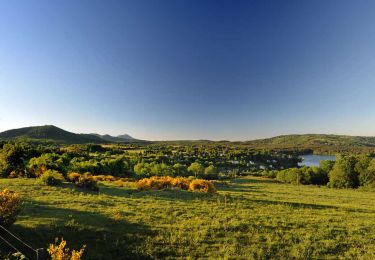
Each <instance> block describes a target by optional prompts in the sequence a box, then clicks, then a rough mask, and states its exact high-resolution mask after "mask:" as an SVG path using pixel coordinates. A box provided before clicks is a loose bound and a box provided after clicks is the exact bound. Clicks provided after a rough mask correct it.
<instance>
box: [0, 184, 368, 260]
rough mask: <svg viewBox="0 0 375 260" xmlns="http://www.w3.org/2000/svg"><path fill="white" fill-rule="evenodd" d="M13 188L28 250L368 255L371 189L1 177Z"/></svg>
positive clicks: (90, 255)
mask: <svg viewBox="0 0 375 260" xmlns="http://www.w3.org/2000/svg"><path fill="white" fill-rule="evenodd" d="M3 188H9V189H11V190H13V191H17V192H19V193H20V194H21V195H22V197H23V199H24V206H23V211H22V213H21V214H20V216H19V217H18V220H17V222H16V223H15V224H14V225H13V226H12V227H11V231H12V232H14V233H15V234H17V235H19V236H20V237H21V238H22V239H23V240H25V241H26V242H27V243H29V244H31V245H32V246H33V247H34V248H40V247H44V248H45V247H47V246H48V244H49V243H51V242H54V241H55V238H56V237H58V238H61V237H63V238H64V239H65V240H67V241H68V246H69V247H71V248H79V247H80V246H82V245H83V244H86V245H87V249H86V253H85V259H140V258H142V259H161V258H163V259H164V258H167V259H182V258H183V259H185V258H190V259H197V258H205V259H233V258H235V259H317V258H320V259H321V258H325V259H337V258H342V259H353V258H355V259H374V258H375V244H374V242H375V204H374V201H375V193H374V192H369V191H363V190H360V189H359V190H353V189H350V190H345V189H328V188H326V187H318V186H295V185H290V184H282V183H278V182H276V181H274V180H269V179H264V178H260V177H246V178H240V179H236V180H232V181H231V182H229V185H228V186H224V187H218V190H219V191H218V193H217V194H202V193H193V192H187V191H180V190H161V191H138V190H137V189H136V188H135V187H134V186H133V185H132V183H128V185H127V186H125V187H117V186H114V185H113V184H111V183H101V184H100V191H99V193H90V192H82V191H80V190H77V189H76V188H74V187H73V186H71V185H70V184H64V185H63V186H62V187H51V186H45V185H42V184H39V183H37V182H36V181H35V180H34V179H0V189H3Z"/></svg>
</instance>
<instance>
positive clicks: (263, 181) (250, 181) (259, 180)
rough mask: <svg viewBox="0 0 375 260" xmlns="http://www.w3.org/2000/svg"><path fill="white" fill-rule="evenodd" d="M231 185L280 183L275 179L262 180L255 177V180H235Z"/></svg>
mask: <svg viewBox="0 0 375 260" xmlns="http://www.w3.org/2000/svg"><path fill="white" fill-rule="evenodd" d="M231 183H235V184H248V183H257V184H259V183H264V184H270V183H280V182H278V181H277V180H275V179H267V178H261V177H257V178H255V177H253V178H251V179H250V178H240V179H235V180H233V181H232V182H231Z"/></svg>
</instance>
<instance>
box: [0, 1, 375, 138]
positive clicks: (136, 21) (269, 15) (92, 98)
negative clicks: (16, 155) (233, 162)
mask: <svg viewBox="0 0 375 260" xmlns="http://www.w3.org/2000/svg"><path fill="white" fill-rule="evenodd" d="M374 13H375V1H354V0H353V1H339V0H337V1H329V0H328V1H315V0H311V1H300V0H296V1H278V0H277V1H241V0H239V1H229V0H228V1H214V0H212V1H204V0H196V1H194V0H188V1H185V0H173V1H168V0H162V1H153V0H149V1H141V0H135V1H125V0H121V1H93V0H87V1H75V0H74V1H73V0H72V1H68V0H66V1H50V0H48V1H37V0H34V1H32V0H25V1H19V0H14V1H1V2H0V131H3V130H6V129H10V128H16V127H23V126H29V125H44V124H54V125H57V126H59V127H61V128H64V129H67V130H69V131H74V132H84V133H89V132H98V133H108V134H112V135H116V134H122V133H129V134H131V135H133V136H134V137H137V138H144V139H152V140H160V139H200V138H202V139H203V138H206V139H214V140H218V139H229V140H246V139H254V138H259V137H268V136H274V135H279V134H289V133H337V134H350V135H375V116H374V115H375V15H374Z"/></svg>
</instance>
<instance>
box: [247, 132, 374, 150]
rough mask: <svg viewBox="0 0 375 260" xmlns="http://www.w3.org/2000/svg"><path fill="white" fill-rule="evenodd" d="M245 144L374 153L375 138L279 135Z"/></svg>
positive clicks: (276, 147) (258, 146)
mask: <svg viewBox="0 0 375 260" xmlns="http://www.w3.org/2000/svg"><path fill="white" fill-rule="evenodd" d="M245 144H246V145H249V146H251V147H257V148H265V149H267V148H275V149H278V148H279V149H312V150H314V152H330V151H332V152H341V151H350V150H353V151H354V150H355V151H364V152H366V151H369V152H372V151H375V137H367V136H348V135H326V134H304V135H281V136H276V137H272V138H266V139H258V140H253V141H246V142H245Z"/></svg>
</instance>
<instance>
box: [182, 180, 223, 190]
mask: <svg viewBox="0 0 375 260" xmlns="http://www.w3.org/2000/svg"><path fill="white" fill-rule="evenodd" d="M189 190H190V191H199V192H206V193H215V192H216V191H217V190H216V188H215V186H214V185H213V184H212V182H210V181H207V180H200V179H196V180H192V181H191V182H190V185H189Z"/></svg>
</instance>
